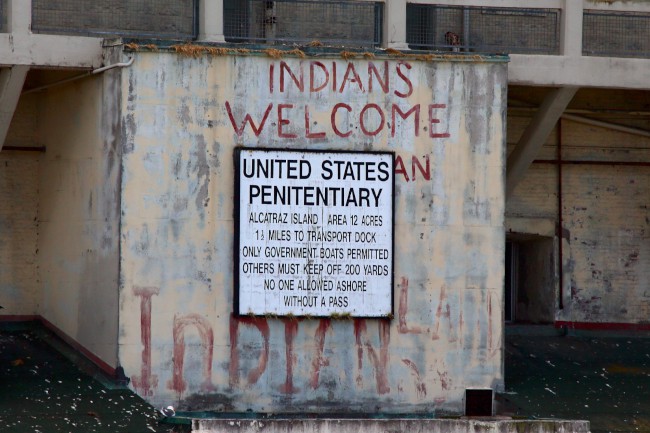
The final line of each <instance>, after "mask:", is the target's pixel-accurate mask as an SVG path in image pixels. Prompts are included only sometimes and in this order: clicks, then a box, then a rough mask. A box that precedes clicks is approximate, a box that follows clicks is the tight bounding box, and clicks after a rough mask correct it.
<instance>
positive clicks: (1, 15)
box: [0, 0, 9, 33]
mask: <svg viewBox="0 0 650 433" xmlns="http://www.w3.org/2000/svg"><path fill="white" fill-rule="evenodd" d="M8 31H9V26H8V24H7V0H0V33H7V32H8Z"/></svg>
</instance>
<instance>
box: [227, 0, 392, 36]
mask: <svg viewBox="0 0 650 433" xmlns="http://www.w3.org/2000/svg"><path fill="white" fill-rule="evenodd" d="M382 22H383V3H379V2H368V1H331V0H325V1H323V0H276V1H267V0H224V36H225V38H226V40H227V41H231V42H254V43H266V44H273V43H310V42H313V41H318V42H320V43H323V44H326V45H347V46H378V45H380V44H381V40H382Z"/></svg>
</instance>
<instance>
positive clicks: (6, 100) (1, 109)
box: [0, 66, 29, 150]
mask: <svg viewBox="0 0 650 433" xmlns="http://www.w3.org/2000/svg"><path fill="white" fill-rule="evenodd" d="M27 71H29V67H28V66H14V67H12V68H3V69H2V70H0V150H2V146H3V145H4V143H5V139H6V138H7V132H8V131H9V125H10V124H11V119H12V118H13V117H14V112H15V111H16V106H17V105H18V99H20V92H21V91H22V90H23V84H25V77H26V76H27Z"/></svg>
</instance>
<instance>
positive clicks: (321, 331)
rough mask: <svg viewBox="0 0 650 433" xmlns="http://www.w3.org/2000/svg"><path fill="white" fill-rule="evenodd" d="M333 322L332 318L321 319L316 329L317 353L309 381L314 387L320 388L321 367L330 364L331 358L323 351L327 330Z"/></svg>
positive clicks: (313, 360)
mask: <svg viewBox="0 0 650 433" xmlns="http://www.w3.org/2000/svg"><path fill="white" fill-rule="evenodd" d="M331 324H332V322H331V320H330V319H321V321H320V322H319V323H318V328H317V329H316V335H315V336H314V340H315V341H316V353H315V354H314V358H313V359H312V362H311V379H310V381H309V384H310V386H311V388H312V389H316V388H318V380H319V377H320V369H321V367H323V366H327V365H329V360H328V359H327V358H325V357H324V356H323V351H324V349H325V335H326V334H327V330H328V329H330V326H331Z"/></svg>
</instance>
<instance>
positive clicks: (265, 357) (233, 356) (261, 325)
mask: <svg viewBox="0 0 650 433" xmlns="http://www.w3.org/2000/svg"><path fill="white" fill-rule="evenodd" d="M240 323H241V324H243V325H247V326H254V327H255V328H257V330H258V331H260V334H261V335H262V342H263V346H262V351H261V353H260V357H259V361H258V364H257V367H256V368H254V369H253V370H251V371H250V372H249V373H248V384H249V385H252V384H254V383H256V382H257V381H258V380H259V379H260V377H261V376H262V373H264V371H265V370H266V365H267V363H268V361H269V334H270V333H271V331H270V330H269V324H268V323H267V321H266V319H262V318H258V317H235V316H231V317H230V368H229V371H228V373H229V375H230V386H231V387H233V388H234V387H236V386H238V385H239V352H238V350H237V341H238V330H239V324H240Z"/></svg>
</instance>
